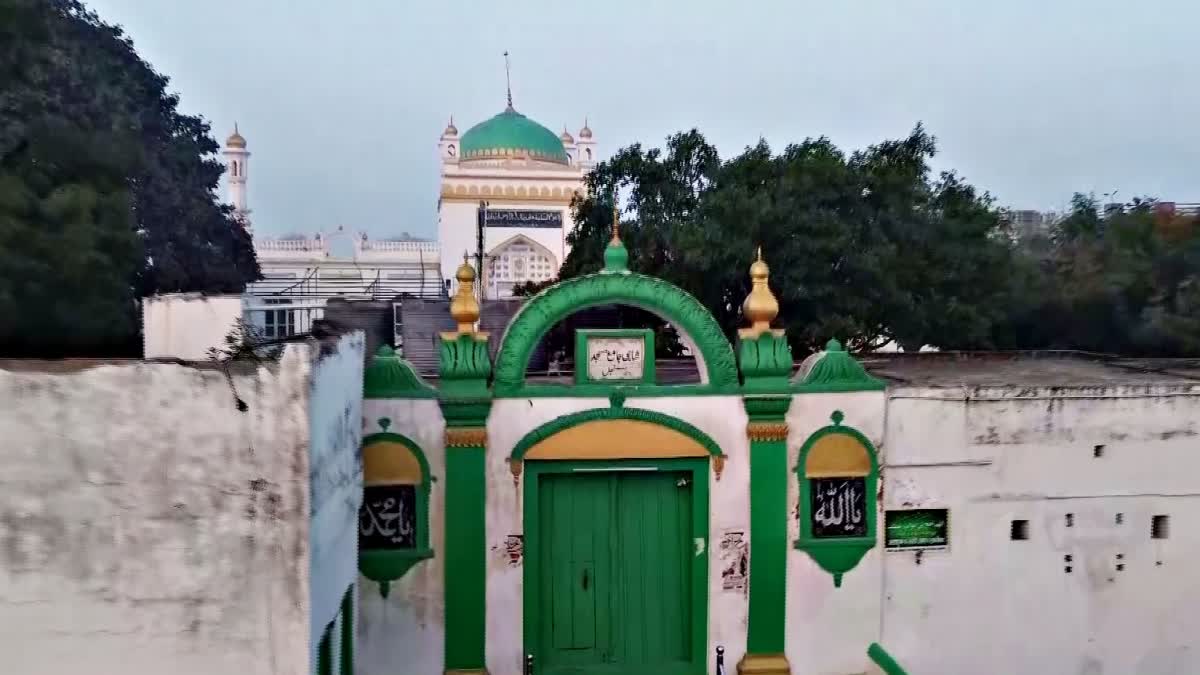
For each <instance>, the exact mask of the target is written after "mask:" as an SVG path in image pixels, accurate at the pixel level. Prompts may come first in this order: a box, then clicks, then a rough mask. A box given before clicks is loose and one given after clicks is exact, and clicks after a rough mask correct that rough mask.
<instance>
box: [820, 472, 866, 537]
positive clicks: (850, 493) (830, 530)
mask: <svg viewBox="0 0 1200 675" xmlns="http://www.w3.org/2000/svg"><path fill="white" fill-rule="evenodd" d="M809 486H810V489H809V494H810V496H811V498H812V509H811V510H810V511H809V513H810V514H811V517H812V536H813V537H814V538H819V539H824V538H829V537H865V536H867V485H866V479H865V478H864V477H858V478H812V479H809Z"/></svg>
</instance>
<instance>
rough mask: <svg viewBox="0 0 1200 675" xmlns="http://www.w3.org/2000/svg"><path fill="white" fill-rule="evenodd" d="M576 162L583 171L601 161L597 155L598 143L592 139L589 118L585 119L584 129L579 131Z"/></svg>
mask: <svg viewBox="0 0 1200 675" xmlns="http://www.w3.org/2000/svg"><path fill="white" fill-rule="evenodd" d="M576 148H577V150H576V153H578V154H577V158H578V161H577V162H576V163H577V164H578V165H579V166H580V167H581V168H583V169H590V168H592V167H593V166H595V165H596V162H598V161H600V158H599V157H598V156H597V155H596V141H595V140H593V139H592V129H591V127H589V126H588V122H587V118H586V117H585V118H583V128H582V129H580V130H579V141H578V142H577V143H576Z"/></svg>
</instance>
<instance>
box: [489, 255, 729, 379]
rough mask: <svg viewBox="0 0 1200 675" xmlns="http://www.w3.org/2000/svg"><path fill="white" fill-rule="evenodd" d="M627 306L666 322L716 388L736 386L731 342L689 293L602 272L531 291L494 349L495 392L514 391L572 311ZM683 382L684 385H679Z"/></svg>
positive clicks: (630, 275)
mask: <svg viewBox="0 0 1200 675" xmlns="http://www.w3.org/2000/svg"><path fill="white" fill-rule="evenodd" d="M608 304H615V305H629V306H632V307H638V308H640V309H644V310H646V311H649V312H653V313H654V314H657V315H658V316H660V317H662V318H663V319H665V320H667V321H669V322H670V323H671V325H672V326H674V327H675V328H676V330H678V331H679V332H680V333H683V334H684V336H685V337H687V338H690V339H691V342H692V345H693V346H694V347H695V350H696V351H697V352H698V353H697V354H696V357H697V359H698V361H699V364H698V365H699V366H700V370H701V373H702V374H704V375H706V376H707V377H706V379H707V385H708V386H709V387H710V388H712V389H716V390H729V391H733V390H736V388H737V386H738V372H737V361H736V359H735V357H734V354H733V346H732V345H730V344H729V340H727V339H726V338H725V333H724V332H722V331H721V327H720V325H718V324H717V320H716V319H714V318H713V315H712V314H711V313H710V312H709V311H708V309H707V308H706V307H705V306H704V305H702V304H701V303H700V301H699V300H697V299H696V298H695V297H693V296H692V295H691V294H690V293H688V292H687V291H685V290H683V289H682V288H679V287H678V286H675V285H674V284H672V283H670V282H667V281H663V280H662V279H658V278H655V277H650V276H646V275H643V274H633V273H629V272H625V273H618V272H600V273H597V274H590V275H587V276H582V277H576V278H574V279H568V280H566V281H563V282H561V283H558V284H555V285H553V286H551V287H549V288H547V289H545V290H543V291H542V292H541V293H539V294H537V295H535V296H534V297H533V298H531V299H530V300H529V302H527V303H525V305H524V306H522V307H521V309H520V310H519V311H518V312H517V314H516V316H514V317H513V320H512V321H511V322H510V323H509V325H508V330H506V331H505V332H504V338H503V339H502V340H501V343H500V349H499V352H498V353H497V354H496V370H495V381H494V385H495V391H496V393H497V394H498V395H505V394H513V393H516V392H518V391H519V390H520V389H521V387H522V386H524V384H525V370H526V368H528V366H529V358H530V356H531V355H532V354H533V350H534V348H535V347H536V346H537V343H538V341H539V340H541V339H542V337H543V336H544V335H545V334H546V332H547V331H549V330H550V328H552V327H553V326H554V325H555V324H557V323H558V322H560V321H562V320H563V319H565V318H567V317H568V316H570V315H571V314H574V313H575V312H578V311H580V310H583V309H587V308H589V307H595V306H597V305H608ZM681 386H687V385H681Z"/></svg>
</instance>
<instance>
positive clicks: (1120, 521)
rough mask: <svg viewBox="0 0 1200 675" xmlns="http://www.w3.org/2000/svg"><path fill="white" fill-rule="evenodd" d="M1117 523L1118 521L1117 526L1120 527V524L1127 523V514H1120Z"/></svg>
mask: <svg viewBox="0 0 1200 675" xmlns="http://www.w3.org/2000/svg"><path fill="white" fill-rule="evenodd" d="M1116 521H1117V524H1118V525H1120V524H1122V523H1124V522H1125V514H1124V513H1118V514H1117V518H1116Z"/></svg>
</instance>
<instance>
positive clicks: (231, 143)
mask: <svg viewBox="0 0 1200 675" xmlns="http://www.w3.org/2000/svg"><path fill="white" fill-rule="evenodd" d="M225 147H227V148H245V147H246V139H245V138H243V137H242V135H241V134H240V133H238V125H237V122H234V123H233V133H232V134H230V135H229V138H226V139H225Z"/></svg>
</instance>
